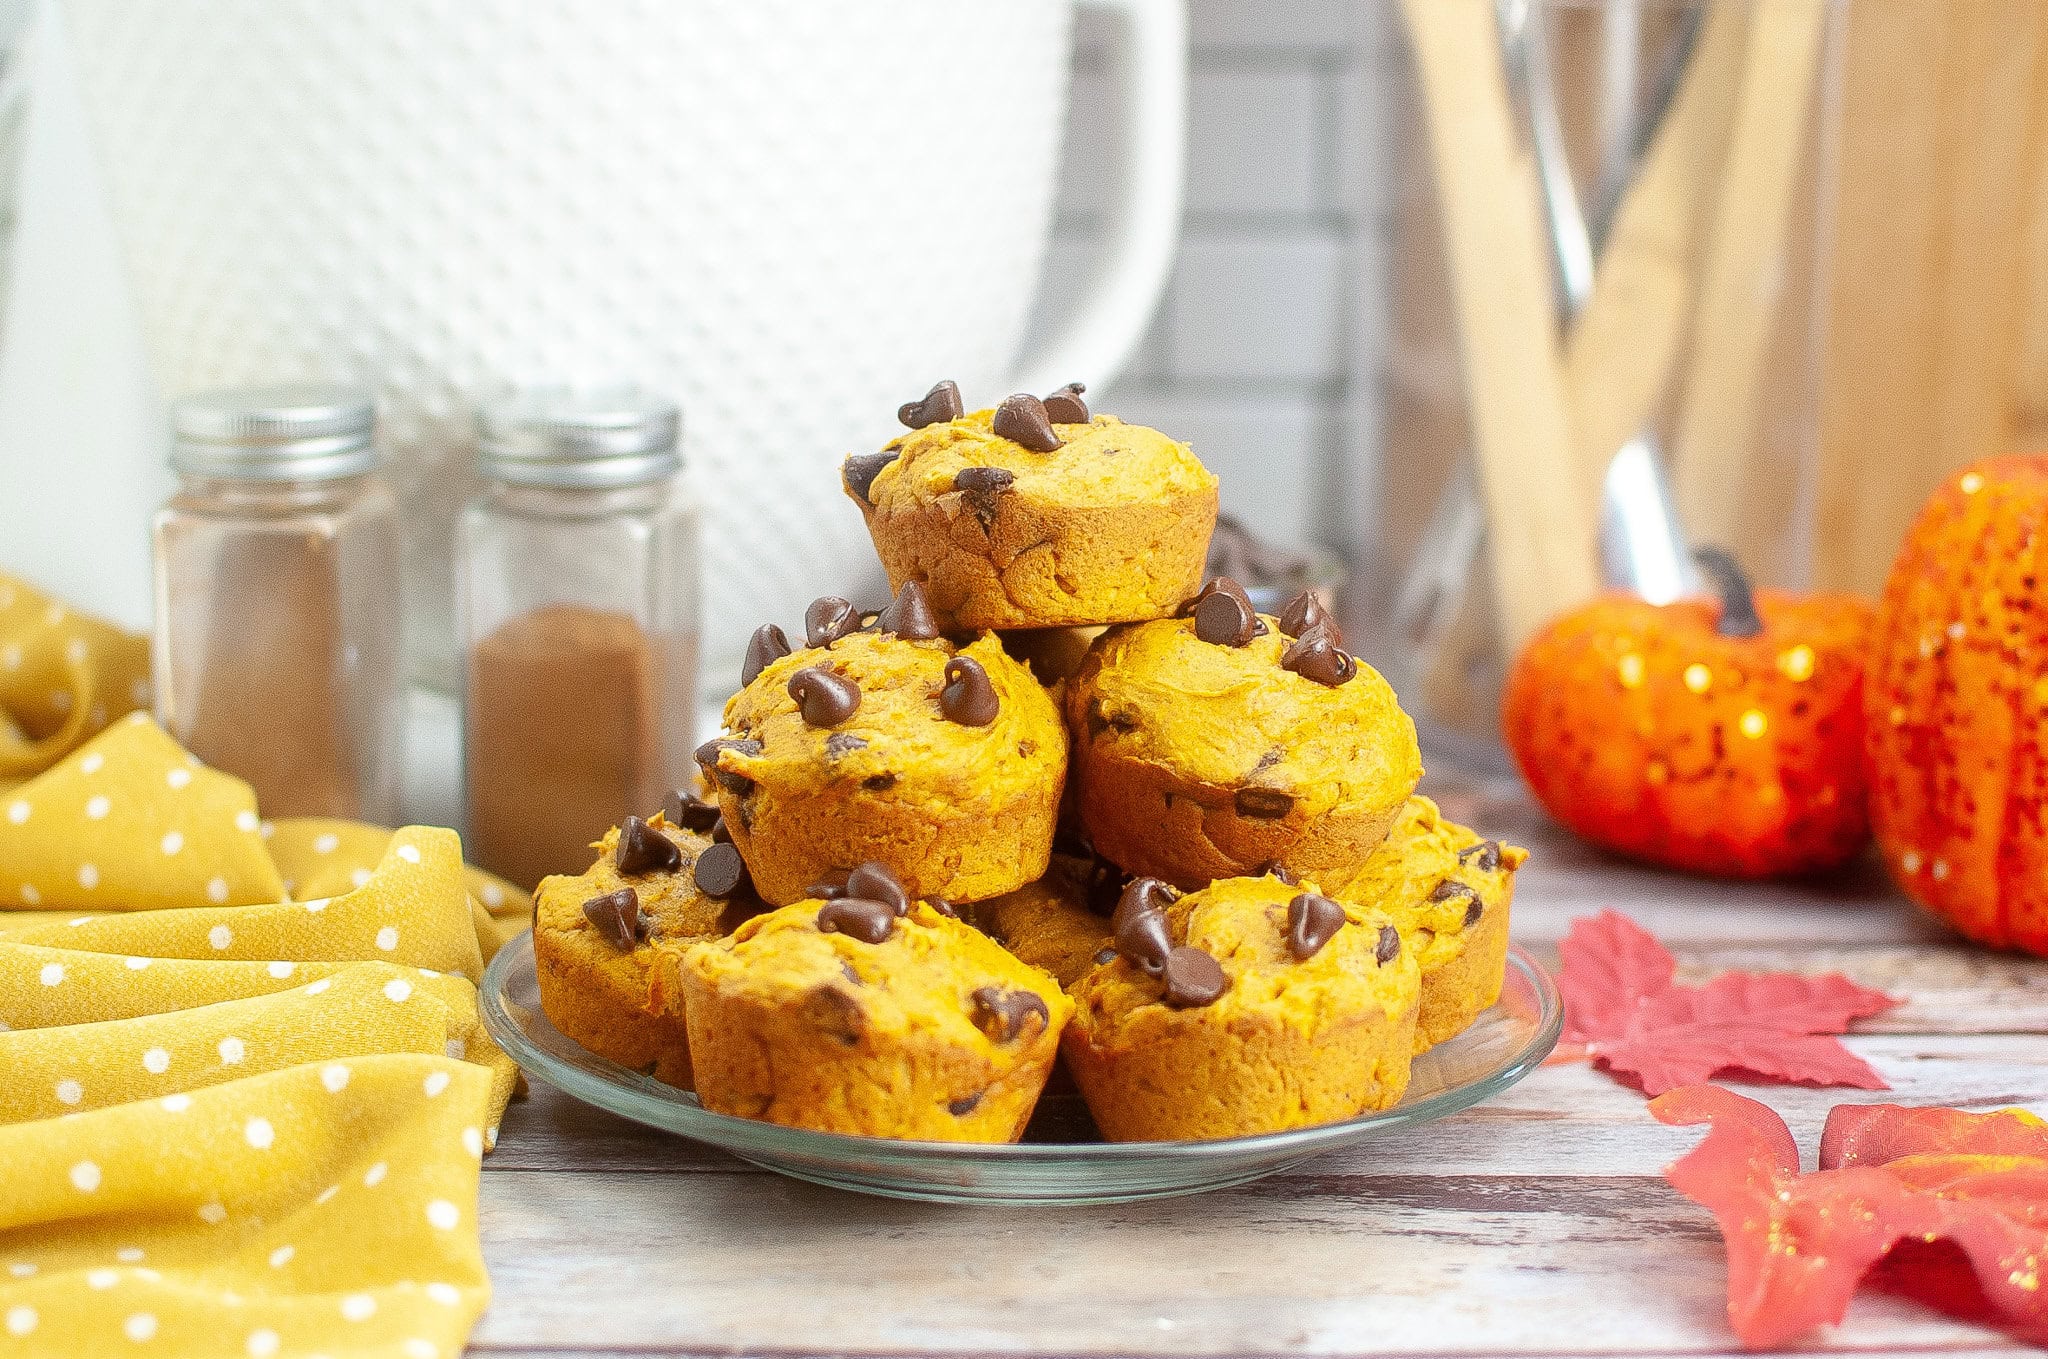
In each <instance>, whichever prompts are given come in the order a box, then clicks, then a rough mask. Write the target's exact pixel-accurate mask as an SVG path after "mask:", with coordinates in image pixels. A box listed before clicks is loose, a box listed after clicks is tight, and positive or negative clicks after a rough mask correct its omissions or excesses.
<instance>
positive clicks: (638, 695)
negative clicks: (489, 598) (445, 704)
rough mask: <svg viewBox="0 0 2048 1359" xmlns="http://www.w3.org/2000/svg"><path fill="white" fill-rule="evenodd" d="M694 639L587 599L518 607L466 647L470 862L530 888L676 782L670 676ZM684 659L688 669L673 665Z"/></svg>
mask: <svg viewBox="0 0 2048 1359" xmlns="http://www.w3.org/2000/svg"><path fill="white" fill-rule="evenodd" d="M678 645H684V646H686V645H688V644H687V643H683V642H677V641H672V640H668V639H663V638H660V637H657V636H653V635H650V634H649V633H647V632H646V631H645V630H643V629H642V628H641V627H640V625H639V624H638V623H636V622H635V621H634V620H633V619H632V618H631V617H629V616H627V615H626V614H623V613H615V612H610V611H606V610H602V609H594V608H590V607H587V606H585V605H580V604H549V605H544V606H542V607H540V608H537V609H532V610H530V611H528V612H525V613H521V614H516V615H514V616H513V617H512V618H510V619H508V620H506V621H505V622H504V623H501V624H500V625H499V626H498V627H497V628H495V629H493V630H492V631H491V632H490V633H488V634H486V635H485V636H484V637H483V638H482V639H481V640H480V641H478V642H477V643H476V645H475V646H474V647H472V648H471V650H470V653H469V656H468V663H467V674H466V680H465V684H466V690H467V702H468V708H467V712H466V718H465V742H466V748H465V751H464V757H465V761H466V767H467V770H468V776H467V780H468V796H469V833H468V837H467V839H466V840H465V842H464V843H465V847H466V849H467V851H468V853H469V856H470V857H471V859H472V860H473V861H474V862H476V863H478V864H481V865H482V866H483V867H485V868H488V869H490V870H492V871H493V872H496V873H500V874H502V875H504V876H505V877H507V878H510V879H512V880H513V881H514V882H516V883H519V884H520V885H521V886H523V887H529V888H530V887H532V886H534V885H535V884H536V883H538V882H539V881H540V879H542V878H543V877H546V876H547V875H548V874H550V873H580V872H582V871H583V870H584V869H586V868H588V867H589V866H590V861H591V854H592V851H591V848H590V846H591V842H593V841H595V840H597V839H599V838H600V837H602V836H603V835H604V833H605V831H606V830H607V829H608V828H610V827H612V826H614V825H617V824H618V823H619V821H620V820H621V819H622V818H623V817H624V816H626V815H627V814H628V813H634V814H638V815H641V816H645V815H648V814H649V813H650V812H651V810H652V809H653V808H656V807H659V806H660V805H661V801H662V798H663V796H664V795H665V794H666V793H667V792H668V787H667V779H668V778H669V771H668V769H667V765H668V764H669V762H670V759H669V752H666V751H665V750H664V748H663V747H664V744H665V742H664V735H663V733H664V726H663V718H662V712H661V705H662V692H661V690H662V683H663V677H664V675H665V674H675V673H682V674H687V673H690V670H691V667H690V666H689V664H688V662H689V660H690V658H688V657H672V656H669V655H668V654H667V652H668V651H669V650H670V649H672V648H673V647H676V646H678ZM678 661H680V662H682V663H683V664H682V668H681V669H680V670H678V669H676V668H674V664H675V663H676V662H678Z"/></svg>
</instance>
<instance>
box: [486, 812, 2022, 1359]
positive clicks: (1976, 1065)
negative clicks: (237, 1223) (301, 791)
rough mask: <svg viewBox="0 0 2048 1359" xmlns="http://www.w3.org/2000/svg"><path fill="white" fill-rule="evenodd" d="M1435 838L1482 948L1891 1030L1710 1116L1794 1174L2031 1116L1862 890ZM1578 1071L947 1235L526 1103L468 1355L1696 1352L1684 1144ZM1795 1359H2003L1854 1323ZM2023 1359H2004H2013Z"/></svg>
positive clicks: (967, 1225) (2008, 987)
mask: <svg viewBox="0 0 2048 1359" xmlns="http://www.w3.org/2000/svg"><path fill="white" fill-rule="evenodd" d="M1430 791H1433V792H1434V793H1435V794H1436V795H1437V796H1438V797H1439V799H1440V800H1441V801H1442V802H1443V803H1444V806H1445V810H1446V811H1447V812H1448V813H1449V814H1450V815H1452V816H1454V817H1455V818H1456V819H1458V820H1461V821H1464V822H1467V823H1468V824H1472V825H1477V826H1480V827H1483V828H1485V829H1486V830H1487V831H1488V832H1489V833H1490V834H1494V835H1498V836H1501V837H1503V838H1508V839H1512V840H1515V841H1517V842H1518V843H1521V844H1525V845H1528V846H1529V847H1530V848H1531V849H1532V850H1533V851H1534V853H1533V855H1532V858H1531V860H1530V863H1529V865H1528V867H1527V868H1526V869H1525V870H1524V871H1523V873H1522V874H1521V877H1520V882H1519V886H1518V889H1517V892H1516V897H1515V904H1514V935H1515V937H1516V938H1517V939H1518V940H1519V941H1520V942H1522V943H1523V944H1525V945H1528V946H1530V947H1531V948H1533V949H1534V950H1535V951H1536V952H1537V953H1538V954H1539V955H1541V956H1543V957H1545V959H1546V961H1547V962H1549V963H1550V964H1552V965H1553V966H1554V965H1555V960H1556V954H1555V944H1556V941H1557V940H1558V939H1559V938H1560V937H1561V936H1562V935H1563V933H1564V931H1565V929H1566V928H1567V926H1568V924H1569V922H1570V921H1571V920H1572V918H1573V917H1575V916H1580V915H1585V914H1589V913H1591V912H1594V911H1597V910H1599V909H1601V908H1602V907H1606V906H1614V907H1618V908H1620V909H1622V910H1625V911H1627V912H1628V913H1629V914H1631V915H1633V916H1634V917H1635V918H1636V919H1637V920H1639V921H1641V922H1642V923H1643V924H1644V925H1645V926H1647V927H1648V928H1649V929H1651V930H1652V931H1653V932H1655V933H1656V934H1657V935H1658V936H1660V937H1661V938H1662V939H1663V940H1664V941H1665V942H1666V943H1667V944H1668V945H1669V946H1670V947H1671V949H1672V950H1673V952H1675V953H1676V954H1677V955H1678V956H1679V959H1680V962H1681V965H1682V967H1683V969H1684V971H1685V974H1687V975H1689V976H1693V975H1698V974H1705V973H1709V972H1713V971H1717V970H1720V969H1723V968H1730V967H1746V968H1791V969H1802V970H1828V969H1839V970H1841V971H1843V972H1845V973H1847V974H1848V975H1849V976H1850V977H1852V978H1854V979H1855V980H1857V981H1859V982H1863V983H1865V984H1868V985H1871V986H1877V987H1882V988H1883V989H1885V990H1887V991H1890V992H1892V993H1893V994H1895V995H1898V996H1901V997H1903V998H1904V999H1905V1002H1906V1003H1905V1004H1904V1005H1902V1006H1900V1007H1899V1008H1898V1009H1896V1010H1893V1011H1891V1012H1890V1013H1888V1014H1886V1015H1883V1016H1881V1017H1880V1018H1878V1019H1877V1020H1875V1021H1872V1022H1869V1023H1867V1024H1865V1025H1864V1026H1862V1028H1861V1030H1860V1031H1859V1032H1858V1033H1857V1034H1856V1035H1855V1036H1853V1037H1851V1038H1849V1039H1848V1040H1847V1041H1848V1044H1849V1046H1850V1047H1851V1048H1852V1049H1854V1050H1855V1051H1856V1052H1857V1053H1858V1054H1860V1055H1861V1056H1863V1057H1864V1058H1865V1059H1867V1060H1869V1061H1870V1062H1871V1063H1872V1064H1874V1065H1875V1066H1876V1068H1877V1069H1878V1071H1879V1072H1880V1073H1881V1074H1882V1075H1883V1076H1884V1077H1885V1079H1886V1080H1888V1081H1890V1082H1891V1084H1892V1086H1893V1091H1892V1093H1891V1094H1890V1095H1889V1096H1885V1095H1866V1094H1865V1093H1864V1092H1859V1091H1851V1090H1806V1089H1800V1088H1795V1087H1776V1086H1773V1087H1757V1088H1754V1089H1752V1088H1749V1087H1742V1088H1744V1089H1746V1090H1748V1092H1749V1093H1752V1094H1756V1095H1759V1096H1760V1097H1761V1098H1763V1099H1764V1100H1766V1101H1767V1102H1768V1103H1770V1104H1771V1105H1772V1106H1773V1107H1775V1108H1777V1109H1778V1110H1779V1111H1780V1112H1781V1113H1783V1114H1784V1115H1785V1116H1786V1118H1787V1120H1788V1121H1789V1122H1790V1123H1791V1125H1792V1129H1793V1132H1794V1134H1795V1135H1796V1136H1797V1137H1798V1138H1799V1140H1800V1144H1801V1146H1802V1148H1804V1149H1805V1152H1806V1155H1807V1158H1808V1162H1809V1164H1811V1160H1812V1157H1813V1154H1814V1153H1813V1149H1814V1147H1815V1145H1816V1143H1817V1139H1818V1136H1819V1132H1820V1126H1821V1121H1822V1119H1823V1118H1824V1117H1825V1115H1826V1113H1827V1110H1828V1109H1829V1108H1830V1107H1831V1106H1832V1105H1834V1104H1836V1103H1839V1102H1847V1101H1859V1100H1872V1099H1893V1100H1897V1101H1899V1102H1902V1103H1919V1104H1954V1105H1963V1106H1970V1107H1991V1106H2004V1105H2013V1104H2019V1105H2026V1106H2030V1107H2032V1108H2033V1109H2034V1110H2035V1111H2037V1112H2048V1041H2044V1038H2043V1035H2048V963H2044V962H2039V961H2030V960H2026V959H2022V958H2018V957H2013V956H2006V955H1999V954H1993V953H1987V952H1983V951H1979V950H1976V949H1973V948H1970V947H1967V946H1964V945H1962V944H1960V943H1958V942H1957V941H1956V940H1955V939H1954V938H1953V937H1952V936H1949V935H1946V934H1944V933H1943V932H1941V931H1940V930H1939V929H1937V928H1935V927H1934V926H1933V925H1931V924H1929V923H1927V922H1926V921H1924V920H1922V919H1921V918H1920V917H1919V916H1917V915H1916V914H1915V913H1914V911H1913V910H1912V908H1911V907H1910V906H1908V905H1907V904H1906V903H1905V902H1904V901H1903V900H1901V899H1900V898H1898V897H1897V896H1896V895H1895V894H1894V893H1892V892H1891V891H1890V890H1889V889H1888V887H1887V886H1886V884H1885V883H1884V881H1883V879H1882V877H1881V875H1880V874H1879V873H1878V872H1877V870H1876V868H1875V865H1874V864H1872V865H1869V866H1867V868H1866V870H1865V871H1861V872H1858V873H1855V874H1852V875H1850V876H1849V877H1848V878H1846V879H1844V880H1840V881H1835V882H1831V883H1828V884H1825V885H1821V886H1784V885H1763V886H1742V885H1730V884H1715V883H1707V882H1702V881H1698V880H1694V879H1687V878H1680V877H1673V876H1669V875H1664V874H1659V873H1655V872H1650V871H1647V870H1643V869H1638V868H1634V867H1630V866H1627V865H1624V864H1622V863H1620V862H1618V861H1616V860H1613V859H1610V858H1606V857H1604V856H1602V855H1600V854H1598V853H1597V852H1595V851H1592V850H1590V849H1587V848H1585V847H1583V846H1581V845H1579V844H1577V843H1576V842H1574V841H1572V840H1571V839H1570V838H1568V837H1567V836H1565V835H1563V834H1562V833H1561V832H1559V831H1557V830H1556V829H1555V828H1553V827H1551V826H1549V825H1548V824H1547V823H1545V822H1544V821H1543V820H1542V818H1541V817H1540V816H1539V815H1538V814H1537V813H1536V812H1535V811H1534V810H1533V809H1531V808H1530V807H1529V806H1528V804H1527V803H1526V802H1524V801H1523V800H1522V799H1521V796H1520V794H1519V793H1518V792H1517V790H1516V789H1515V788H1513V787H1512V786H1508V785H1505V784H1487V783H1483V782H1477V781H1470V780H1467V781H1461V782H1457V783H1449V782H1444V781H1438V782H1436V783H1435V785H1434V787H1432V788H1431V789H1430ZM1643 1104H1644V1101H1643V1098H1642V1096H1641V1095H1639V1094H1637V1093H1635V1092H1633V1091H1631V1090H1628V1089H1625V1088H1623V1087H1622V1086H1620V1085H1618V1084H1616V1083H1615V1082H1614V1081H1612V1080H1611V1079H1609V1078H1608V1077H1607V1076H1605V1075H1602V1074H1600V1073H1598V1072H1596V1071H1593V1070H1591V1069H1589V1068H1588V1067H1586V1066H1584V1065H1583V1064H1569V1065H1557V1066H1550V1067H1545V1068H1544V1069H1542V1070H1540V1071H1537V1072H1535V1073H1534V1074H1532V1075H1531V1076H1530V1077H1529V1078H1528V1079H1527V1080H1525V1081H1524V1082H1523V1083H1522V1084H1521V1085H1519V1086H1517V1087H1516V1088H1515V1089H1514V1090H1512V1091H1510V1092H1509V1093H1508V1094H1507V1095H1505V1096H1503V1097H1501V1098H1499V1099H1496V1100H1494V1101H1493V1102H1492V1103H1490V1104H1487V1105H1483V1106H1481V1107H1479V1108H1476V1109H1473V1110H1470V1111H1468V1112H1466V1113H1464V1114H1461V1115H1458V1116H1457V1117H1455V1118H1452V1119H1449V1120H1446V1121H1444V1122H1441V1123H1437V1124H1433V1125H1430V1126H1429V1127H1427V1128H1424V1129H1418V1130H1413V1131H1410V1132H1406V1133H1397V1134H1393V1135H1390V1136H1389V1137H1387V1138H1385V1139H1383V1140H1377V1141H1371V1142H1368V1143H1366V1144H1364V1145H1362V1146H1359V1147H1357V1148H1355V1149H1353V1150H1350V1151H1345V1152H1338V1153H1332V1154H1330V1155H1326V1156H1323V1157H1320V1158H1318V1159H1314V1160H1311V1161H1308V1162H1305V1163H1303V1164H1301V1165H1298V1166H1296V1167H1295V1168H1293V1169H1292V1170H1288V1171H1284V1172H1282V1173H1280V1174H1278V1175H1275V1176H1273V1177H1271V1178H1269V1179H1266V1180H1262V1181H1260V1182H1258V1183H1255V1184H1252V1185H1247V1186H1244V1187H1241V1188H1238V1189H1232V1190H1225V1191H1221V1192H1218V1193H1213V1194H1206V1195H1200V1196H1197V1197H1192V1198H1181V1199H1167V1200H1161V1201H1156V1202H1151V1203H1140V1204H1131V1205H1125V1206H1114V1207H1090V1208H1063V1209H1060V1208H997V1207H980V1206H976V1207H953V1206H944V1205H936V1204H920V1203H906V1202H898V1201H894V1200H889V1199H880V1198H871V1197H866V1196H863V1195H856V1194H850V1193H843V1192H840V1191H836V1190H830V1189H821V1188H815V1187H812V1186H810V1185H806V1184H801V1183H798V1182H796V1181H794V1180H788V1179H784V1178H782V1177H780V1176H777V1175H773V1174H770V1173H768V1172H766V1171H760V1170H755V1169H754V1168H752V1167H750V1166H748V1165H745V1164H743V1163H741V1162H739V1161H736V1160H734V1159H732V1158H731V1157H729V1156H726V1155H724V1154H723V1153H720V1152H715V1151H711V1150H709V1149H706V1148H702V1147H699V1146H697V1145H696V1144H694V1143H691V1142H687V1141H684V1140H682V1139H680V1138H675V1137H670V1136H667V1135H665V1134H661V1133H656V1132H653V1131H650V1130H647V1129H643V1128H640V1127H638V1126H637V1125H634V1124H631V1123H628V1122H625V1121H623V1120H621V1119H618V1118H615V1117H613V1116H611V1115H609V1114H605V1113H601V1112H599V1111H597V1110H595V1109H591V1108H588V1107H586V1106H584V1105H581V1104H578V1103H577V1102H575V1101H574V1100H571V1099H569V1098H568V1097H567V1096H564V1095H561V1094H559V1093H557V1092H555V1091H553V1090H550V1089H548V1088H546V1087H543V1086H539V1085H536V1087H535V1089H534V1093H533V1096H532V1098H531V1099H529V1100H527V1101H525V1102H524V1103H522V1104H519V1105H516V1106H515V1107H514V1108H513V1110H512V1111H511V1112H510V1114H509V1115H508V1116H507V1118H506V1120H505V1123H504V1135H503V1138H502V1140H501V1142H500V1143H499V1149H498V1150H497V1152H496V1153H495V1154H493V1155H492V1156H491V1158H490V1160H489V1162H488V1164H487V1165H486V1167H485V1173H484V1177H483V1210H482V1225H483V1240H484V1252H485V1255H486V1257H487V1259H488V1261H489V1264H490V1269H491V1276H492V1279H493V1280H494V1282H495V1286H496V1298H495V1301H494V1302H493V1303H492V1306H491V1309H490V1311H489V1312H488V1313H487V1314H486V1316H485V1318H484V1320H483V1323H482V1325H481V1327H480V1328H479V1330H478V1332H477V1335H476V1341H475V1348H474V1352H476V1353H479V1354H486V1355H494V1356H509V1355H522V1356H535V1357H536V1359H537V1357H538V1356H542V1355H547V1356H564V1355H700V1354H707V1355H708V1354H732V1353H760V1354H811V1353H823V1354H841V1353H849V1354H862V1355H904V1356H908V1355H930V1356H941V1355H943V1356H971V1355H1045V1356H1068V1355H1073V1356H1083V1355H1085V1356H1099V1355H1194V1354H1201V1355H1244V1356H1249V1355H1269V1354H1296V1353H1309V1354H1391V1353H1404V1354H1461V1355H1462V1354H1486V1353H1510V1354H1558V1355H1567V1354H1645V1355H1648V1354H1657V1355H1663V1354H1688V1355H1691V1354H1720V1353H1726V1352H1729V1351H1732V1350H1735V1349H1736V1348H1737V1346H1736V1343H1735V1339H1734V1336H1733V1335H1732V1334H1731V1333H1730V1332H1729V1330H1728V1328H1727V1325H1726V1323H1725V1319H1724V1314H1723V1293H1722V1288H1723V1282H1724V1275H1723V1266H1722V1258H1721V1246H1720V1240H1719V1237H1718V1236H1717V1235H1716V1233H1715V1231H1714V1228H1713V1224H1712V1222H1711V1221H1710V1220H1709V1219H1708V1218H1707V1216H1706V1215H1705V1213H1704V1212H1702V1211H1701V1210H1699V1209H1698V1208H1696V1207H1694V1206H1693V1205H1692V1204H1691V1203H1689V1202H1687V1201H1686V1200H1684V1199H1681V1198H1680V1197H1678V1195H1677V1194H1676V1193H1674V1192H1673V1191H1672V1190H1671V1189H1670V1188H1669V1187H1668V1186H1666V1185H1665V1183H1664V1181H1663V1179H1662V1178H1661V1175H1660V1172H1661V1170H1662V1168H1663V1167H1664V1166H1665V1165H1666V1164H1667V1163H1668V1162H1669V1161H1671V1160H1672V1159H1673V1158H1674V1157H1675V1156H1677V1155H1679V1154H1680V1153H1682V1152H1684V1151H1685V1150H1686V1149H1687V1148H1689V1147H1690V1146H1692V1145H1693V1144H1694V1143H1695V1142H1696V1141H1697V1140H1698V1139H1699V1137H1700V1136H1701V1132H1702V1130H1701V1129H1685V1128H1665V1127H1663V1126H1661V1125H1659V1124H1658V1123H1656V1122H1655V1121H1654V1120H1653V1119H1651V1118H1650V1116H1649V1115H1648V1114H1647V1113H1646V1112H1645V1111H1644V1108H1643ZM1806 1344H1807V1345H1808V1346H1809V1347H1811V1348H1814V1349H1826V1350H1837V1351H1843V1350H1846V1351H1860V1352H1869V1353H1884V1354H1902V1353H1903V1354H1935V1353H1939V1354H1942V1355H1948V1356H1959V1355H1968V1354H1979V1353H1984V1354H1988V1353H2012V1352H2019V1351H2020V1348H2021V1347H2018V1346H2014V1345H2011V1344H2010V1343H2008V1342H2007V1341H2005V1340H2004V1338H2003V1337H2001V1336H2000V1335H1999V1334H1997V1333H1996V1332H1992V1331H1986V1330H1982V1329H1979V1328H1976V1327H1972V1326H1967V1325H1962V1324H1959V1323H1956V1322H1952V1321H1949V1320H1946V1319H1944V1318H1942V1317H1940V1316H1938V1315H1935V1314H1933V1313H1930V1312H1927V1311H1924V1310H1922V1309H1920V1308H1919V1307H1917V1306H1915V1305H1913V1304H1910V1303H1906V1302H1903V1301H1900V1300H1897V1299H1893V1298H1889V1297H1886V1296H1884V1295H1881V1294H1876V1293H1867V1294H1864V1295H1862V1296H1860V1297H1859V1298H1858V1300H1857V1301H1856V1302H1855V1304H1854V1305H1853V1306H1852V1307H1851V1308H1850V1310H1849V1315H1848V1318H1847V1320H1846V1321H1845V1322H1844V1324H1843V1325H1841V1326H1840V1327H1838V1328H1831V1329H1827V1330H1824V1331H1822V1332H1819V1333H1816V1334H1814V1335H1813V1336H1810V1337H1808V1339H1807V1342H1806ZM2029 1352H2031V1351H2029Z"/></svg>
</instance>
